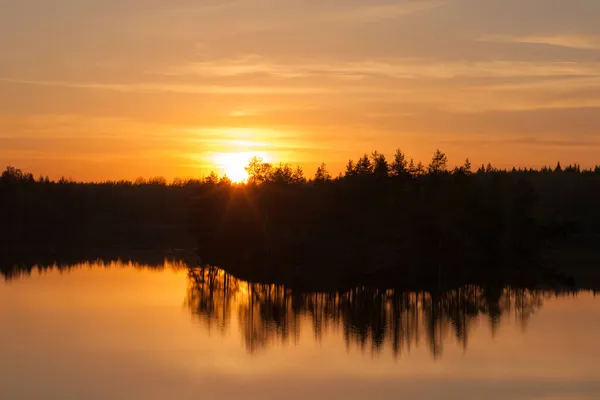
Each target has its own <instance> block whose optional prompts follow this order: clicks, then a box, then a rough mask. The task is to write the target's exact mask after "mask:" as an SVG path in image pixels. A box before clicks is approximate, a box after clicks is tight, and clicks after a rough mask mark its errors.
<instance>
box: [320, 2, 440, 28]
mask: <svg viewBox="0 0 600 400" xmlns="http://www.w3.org/2000/svg"><path fill="white" fill-rule="evenodd" d="M445 4H446V1H439V0H437V1H436V0H409V1H401V2H396V3H386V4H374V5H368V6H364V7H356V8H353V9H352V8H351V9H347V10H346V11H345V12H338V13H332V14H327V15H324V16H322V17H321V18H319V19H320V20H327V21H339V22H353V23H367V22H373V21H379V20H382V19H392V18H398V17H402V16H406V15H412V14H416V13H419V12H424V11H429V10H432V9H435V8H438V7H442V6H444V5H445Z"/></svg>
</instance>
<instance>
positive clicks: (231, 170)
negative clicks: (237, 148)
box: [214, 152, 256, 183]
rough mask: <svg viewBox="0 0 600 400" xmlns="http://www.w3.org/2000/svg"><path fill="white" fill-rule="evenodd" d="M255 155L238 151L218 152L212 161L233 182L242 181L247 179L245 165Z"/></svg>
mask: <svg viewBox="0 0 600 400" xmlns="http://www.w3.org/2000/svg"><path fill="white" fill-rule="evenodd" d="M254 156H256V154H254V153H249V152H238V153H219V154H217V155H216V156H215V158H214V162H215V164H216V166H217V168H218V169H219V172H221V173H222V174H224V175H227V177H228V178H229V179H231V181H232V182H234V183H242V182H246V181H247V180H248V172H247V171H246V167H247V166H248V163H249V162H250V160H251V159H252V157H254Z"/></svg>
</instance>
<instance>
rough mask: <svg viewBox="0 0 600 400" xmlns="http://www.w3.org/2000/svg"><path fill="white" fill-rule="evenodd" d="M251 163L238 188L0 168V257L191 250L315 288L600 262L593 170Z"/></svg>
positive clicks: (208, 181) (599, 193)
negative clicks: (341, 168) (77, 178)
mask: <svg viewBox="0 0 600 400" xmlns="http://www.w3.org/2000/svg"><path fill="white" fill-rule="evenodd" d="M247 172H248V176H249V179H248V181H247V182H246V183H244V184H234V183H232V182H231V181H230V180H229V179H228V178H227V177H218V176H217V175H216V174H214V173H212V174H211V175H209V176H208V177H206V178H203V179H189V180H175V181H173V182H171V183H168V182H167V181H166V180H165V179H163V178H154V179H149V180H145V179H138V180H136V181H135V182H130V181H119V182H101V183H86V182H74V181H72V180H68V179H61V180H59V181H52V180H50V179H48V178H46V177H40V178H35V177H34V176H33V175H31V174H28V173H25V172H22V171H21V170H19V169H16V168H14V167H8V168H7V169H6V170H5V171H4V172H3V173H2V175H1V177H0V207H1V210H2V211H1V217H0V223H1V224H2V227H3V229H2V233H0V243H2V249H3V252H4V253H14V252H21V251H27V252H31V251H32V249H33V250H35V251H39V252H46V253H49V254H58V253H60V252H61V251H64V250H66V249H69V250H70V251H72V250H73V249H75V248H77V249H89V250H92V249H99V248H122V249H128V250H129V249H142V248H152V249H157V248H195V249H197V252H198V255H199V256H200V257H201V260H202V263H204V264H210V265H217V266H220V267H223V268H225V269H226V270H229V271H232V272H234V273H236V274H237V275H238V276H241V277H242V278H244V279H248V280H254V281H264V282H273V283H284V284H291V285H295V286H299V287H305V286H307V287H310V288H311V289H313V288H314V289H319V287H314V286H323V287H327V288H328V287H334V286H335V287H338V286H339V287H341V286H344V287H350V286H353V285H355V284H357V283H360V282H367V281H376V282H389V283H393V282H401V283H402V285H404V286H407V287H410V286H411V285H415V286H420V285H421V284H422V283H423V282H428V283H430V284H432V285H433V284H435V285H450V286H451V285H454V284H463V283H465V282H470V283H472V282H480V281H485V280H494V281H496V280H502V281H506V282H510V281H512V280H519V282H521V283H522V282H523V281H531V282H535V281H538V280H540V279H541V278H540V277H542V278H543V279H550V280H552V281H553V282H554V281H558V282H560V283H571V282H572V280H573V279H574V278H573V277H572V276H573V275H577V274H570V273H569V270H568V268H567V269H566V272H564V271H565V265H566V264H569V265H570V264H581V263H584V264H586V265H592V264H594V265H598V264H597V263H596V261H600V257H599V256H598V254H597V253H598V252H600V250H598V249H600V246H597V244H598V238H600V210H599V208H598V206H597V205H598V204H600V166H597V167H595V168H593V169H582V168H581V167H580V166H579V165H568V166H565V167H563V166H561V165H560V163H558V164H557V165H556V166H553V167H544V168H542V169H537V170H535V169H517V168H513V169H512V170H500V169H496V168H494V167H493V166H492V165H491V164H488V165H482V166H481V167H479V168H477V169H476V168H474V167H473V166H472V165H471V163H470V161H469V160H468V159H467V160H465V162H464V163H462V165H460V166H456V167H454V168H450V167H449V161H448V157H447V155H446V154H444V153H443V152H441V151H439V150H437V151H436V152H435V153H434V154H433V156H432V159H431V160H430V162H429V163H427V164H423V163H420V162H415V161H414V160H412V159H409V158H408V157H407V156H406V155H405V154H404V153H403V152H402V151H401V150H397V151H396V152H395V154H394V157H393V159H390V160H388V159H387V158H386V157H385V156H384V155H383V154H382V153H379V152H376V151H375V152H372V153H371V154H370V155H369V154H365V155H363V156H361V157H360V158H359V159H358V160H356V161H353V160H350V161H348V164H347V167H346V170H345V172H344V173H342V174H340V175H339V176H336V177H333V176H332V175H331V174H330V173H329V172H328V169H327V166H326V165H325V164H322V165H321V166H319V167H318V169H317V171H316V173H315V174H314V175H313V176H311V177H308V178H307V177H306V175H305V173H304V171H303V170H302V169H301V168H299V167H297V168H293V167H292V166H290V165H288V164H283V163H282V164H279V165H273V164H270V163H266V162H264V161H263V160H261V159H260V158H254V159H253V160H251V162H250V163H249V165H248V167H247ZM577 257H579V259H578V260H576V262H575V261H574V260H575V258H577ZM571 268H575V267H571ZM559 270H560V271H561V272H560V273H558V272H557V271H559ZM586 271H587V270H586ZM586 273H587V272H586ZM317 275H318V276H319V279H318V282H316V281H315V279H314V277H315V276H317Z"/></svg>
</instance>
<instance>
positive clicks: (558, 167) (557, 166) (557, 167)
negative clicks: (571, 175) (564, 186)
mask: <svg viewBox="0 0 600 400" xmlns="http://www.w3.org/2000/svg"><path fill="white" fill-rule="evenodd" d="M554 172H563V169H562V166H561V165H560V161H559V162H557V163H556V168H554Z"/></svg>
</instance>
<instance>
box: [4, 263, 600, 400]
mask: <svg viewBox="0 0 600 400" xmlns="http://www.w3.org/2000/svg"><path fill="white" fill-rule="evenodd" d="M0 327H1V329H0V355H1V357H0V398H2V399H82V398H85V399H166V398H177V399H198V398H202V399H229V398H231V399H234V398H244V399H281V398H286V399H320V398H324V399H345V400H347V399H364V398H406V399H482V398H485V399H597V398H600V344H599V342H598V337H599V336H598V333H599V332H600V299H596V298H595V296H594V294H593V293H592V292H571V293H567V292H549V291H540V290H526V289H494V290H490V289H488V290H485V289H482V288H479V287H463V288H460V289H457V290H454V291H452V292H445V293H438V294H432V293H427V292H413V293H397V292H394V291H393V290H380V289H372V288H366V287H365V288H356V289H354V290H351V291H347V292H343V293H294V292H293V291H291V290H288V289H286V288H284V287H280V286H273V285H261V284H250V283H248V282H244V281H240V280H238V279H236V278H234V277H233V276H230V275H228V274H226V273H225V272H224V271H222V270H218V269H198V268H188V267H187V266H186V265H185V264H183V263H176V262H165V264H164V265H159V266H154V267H151V266H148V265H138V264H132V263H121V262H112V263H111V262H109V263H100V262H95V263H85V264H80V265H73V266H71V267H70V268H46V269H44V270H42V271H39V270H37V269H34V270H33V271H32V273H31V274H28V273H24V274H16V275H12V276H11V277H10V279H6V280H5V281H4V282H0Z"/></svg>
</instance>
